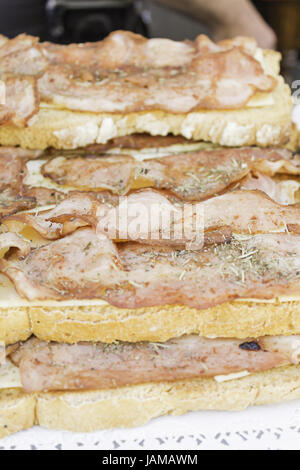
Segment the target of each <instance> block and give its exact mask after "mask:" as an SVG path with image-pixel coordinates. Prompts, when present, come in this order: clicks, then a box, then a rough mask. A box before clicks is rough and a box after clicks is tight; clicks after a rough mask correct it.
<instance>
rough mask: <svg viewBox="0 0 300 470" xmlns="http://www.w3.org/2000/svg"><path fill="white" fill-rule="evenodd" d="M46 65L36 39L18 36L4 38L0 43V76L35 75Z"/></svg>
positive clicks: (44, 57) (22, 35)
mask: <svg viewBox="0 0 300 470" xmlns="http://www.w3.org/2000/svg"><path fill="white" fill-rule="evenodd" d="M2 38H3V36H2ZM48 64H49V61H48V59H47V58H46V56H45V54H44V53H43V51H42V49H41V48H40V47H39V46H38V38H36V37H33V36H28V35H26V34H20V35H19V36H16V37H15V38H13V39H10V40H8V39H7V38H4V39H3V41H2V44H1V43H0V74H3V73H14V74H21V75H37V74H39V73H41V72H43V71H44V70H45V69H46V68H47V66H48Z"/></svg>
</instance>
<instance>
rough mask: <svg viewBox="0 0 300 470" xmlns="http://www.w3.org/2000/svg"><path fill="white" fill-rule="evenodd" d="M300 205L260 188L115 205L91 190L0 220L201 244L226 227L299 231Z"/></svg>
mask: <svg viewBox="0 0 300 470" xmlns="http://www.w3.org/2000/svg"><path fill="white" fill-rule="evenodd" d="M299 221H300V205H299V204H293V205H288V206H284V205H279V204H277V203H276V202H274V201H273V200H272V199H270V198H269V197H268V196H267V195H265V194H264V193H263V192H260V191H248V190H241V191H234V192H230V193H225V194H223V195H221V196H218V197H215V198H211V199H208V200H206V201H203V202H200V203H196V204H185V205H180V204H178V203H176V202H172V201H170V200H169V199H168V198H167V197H166V196H164V195H163V194H161V193H159V192H157V191H153V190H144V191H137V192H135V193H132V194H130V195H129V196H126V197H123V198H121V199H120V200H119V203H118V204H117V205H111V204H108V203H101V202H99V200H98V199H97V198H95V197H93V196H92V195H91V194H84V193H76V192H74V193H72V194H71V195H69V196H68V197H67V198H66V199H64V200H63V201H62V202H61V203H60V204H58V205H57V206H56V207H55V208H54V209H51V210H48V211H43V212H40V213H36V214H30V213H25V214H16V215H12V216H9V217H7V218H5V219H4V220H3V223H4V224H5V225H6V226H7V227H8V228H9V229H10V230H13V231H14V228H13V227H14V222H18V223H20V224H21V225H22V227H23V226H24V225H29V226H30V227H32V228H34V229H35V230H36V231H37V232H38V233H39V234H40V235H42V236H43V237H44V238H47V239H50V240H51V239H52V240H53V239H57V238H60V237H62V236H65V235H67V234H69V233H72V232H74V231H75V230H76V229H77V228H79V227H83V226H87V225H88V226H92V227H94V228H96V229H97V231H98V233H105V234H106V235H107V236H108V237H109V238H111V239H112V240H134V241H138V242H142V243H156V244H169V245H178V246H182V247H184V246H186V247H187V248H188V249H199V248H200V247H202V245H203V236H204V234H205V233H206V232H209V231H211V230H215V229H218V230H220V229H221V230H222V228H225V227H230V228H231V230H232V231H233V232H237V233H246V234H249V233H250V234H251V233H252V234H254V233H267V232H274V231H284V230H289V229H290V230H291V231H292V232H295V233H298V232H299V230H300V223H299Z"/></svg>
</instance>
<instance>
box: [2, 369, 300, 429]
mask: <svg viewBox="0 0 300 470" xmlns="http://www.w3.org/2000/svg"><path fill="white" fill-rule="evenodd" d="M297 398H300V366H289V367H281V368H278V369H272V370H270V371H267V372H259V373H256V374H250V375H248V376H245V377H242V378H236V379H234V380H229V381H226V382H222V383H219V382H217V381H216V380H215V379H212V378H200V379H192V380H184V381H178V382H162V383H149V384H145V385H135V386H131V387H122V388H118V389H114V390H103V391H101V390H99V391H98V390H96V391H79V392H53V393H41V394H36V395H35V394H28V395H26V394H25V393H23V392H22V390H21V389H19V390H17V389H5V390H1V391H0V437H3V436H6V435H7V434H9V433H13V432H16V431H20V430H22V429H26V428H29V427H31V426H32V425H33V424H40V425H41V426H43V427H46V428H50V429H64V430H68V431H74V432H90V431H96V430H98V429H107V428H116V427H133V426H140V425H142V424H144V423H146V422H147V421H149V420H150V419H152V418H156V417H158V416H162V415H167V414H171V415H181V414H183V413H186V412H188V411H196V410H242V409H244V408H247V407H248V406H252V405H263V404H267V403H278V402H282V401H287V400H293V399H297Z"/></svg>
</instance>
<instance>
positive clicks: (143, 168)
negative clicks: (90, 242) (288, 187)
mask: <svg viewBox="0 0 300 470" xmlns="http://www.w3.org/2000/svg"><path fill="white" fill-rule="evenodd" d="M89 152H90V151H88V150H87V155H84V156H76V154H75V155H74V154H73V155H74V156H73V155H72V154H71V156H63V155H60V156H58V157H54V158H53V159H51V160H49V161H47V162H46V163H45V164H44V165H43V167H42V174H43V175H44V176H45V177H49V178H51V179H52V180H54V181H55V182H56V183H58V184H60V185H67V186H72V187H74V188H76V189H78V190H80V191H84V190H91V191H98V190H100V189H107V190H110V191H112V192H113V193H115V194H119V195H124V194H127V193H128V192H129V190H131V189H136V188H139V187H143V186H145V187H155V188H157V189H163V190H168V191H169V192H171V193H172V194H174V195H175V196H177V197H178V198H180V199H183V200H186V201H189V200H190V201H194V200H195V201H201V200H203V199H207V198H208V197H211V196H214V195H216V194H218V193H221V192H223V191H225V190H226V189H230V188H231V187H232V185H234V184H235V183H237V182H239V181H241V180H242V178H243V177H245V176H247V175H249V173H250V172H251V173H254V174H257V173H259V174H265V175H268V176H273V175H274V174H277V173H286V174H292V175H299V174H300V162H299V156H298V155H295V156H294V155H292V153H291V152H289V151H288V150H284V149H272V148H271V149H259V148H250V147H249V148H247V147H246V148H239V149H238V148H223V149H221V148H219V149H213V148H212V149H209V150H200V151H192V152H181V153H176V154H172V155H169V156H164V157H160V158H153V159H147V160H144V161H137V160H136V159H135V158H133V157H132V156H130V155H109V156H96V155H90V154H89ZM257 189H259V188H257Z"/></svg>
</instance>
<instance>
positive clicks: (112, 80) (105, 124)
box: [0, 31, 296, 149]
mask: <svg viewBox="0 0 300 470" xmlns="http://www.w3.org/2000/svg"><path fill="white" fill-rule="evenodd" d="M0 61H1V62H0V106H1V107H0V110H1V112H0V124H1V128H0V144H1V145H6V146H15V145H20V146H21V147H24V148H31V149H45V148H47V147H55V148H59V149H66V148H69V149H74V148H77V147H84V146H87V145H91V144H105V143H106V142H107V141H109V140H110V139H113V138H118V137H121V136H127V135H131V134H134V133H145V132H146V133H148V134H151V135H154V136H155V135H160V136H167V135H168V134H173V135H180V136H184V137H186V138H187V139H194V140H202V141H206V142H213V143H215V144H219V145H223V146H224V145H225V146H242V145H258V146H262V147H267V146H272V145H277V146H286V145H294V141H295V139H296V130H295V128H293V126H292V124H291V118H290V116H291V110H292V99H291V93H290V89H289V87H288V86H287V85H286V84H285V83H284V80H283V78H282V77H281V76H280V75H279V61H280V54H279V53H277V52H274V51H270V50H263V49H261V48H259V47H258V46H257V44H256V42H255V41H254V40H253V39H250V38H244V37H237V38H234V39H231V40H226V41H220V42H218V43H214V42H212V41H211V40H210V39H209V38H208V37H206V36H204V35H200V36H198V37H197V38H196V40H195V41H194V42H192V41H184V42H176V41H171V40H169V39H145V38H143V37H142V36H140V35H136V34H133V33H131V32H124V31H115V32H113V33H111V34H110V35H109V36H108V37H107V38H105V39H104V40H103V41H99V42H96V43H87V44H77V45H76V44H71V45H68V46H64V45H56V44H50V43H40V42H39V41H38V38H35V37H32V36H28V35H24V34H22V35H20V36H17V37H16V38H14V39H8V38H6V37H4V36H0ZM290 141H291V142H290Z"/></svg>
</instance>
